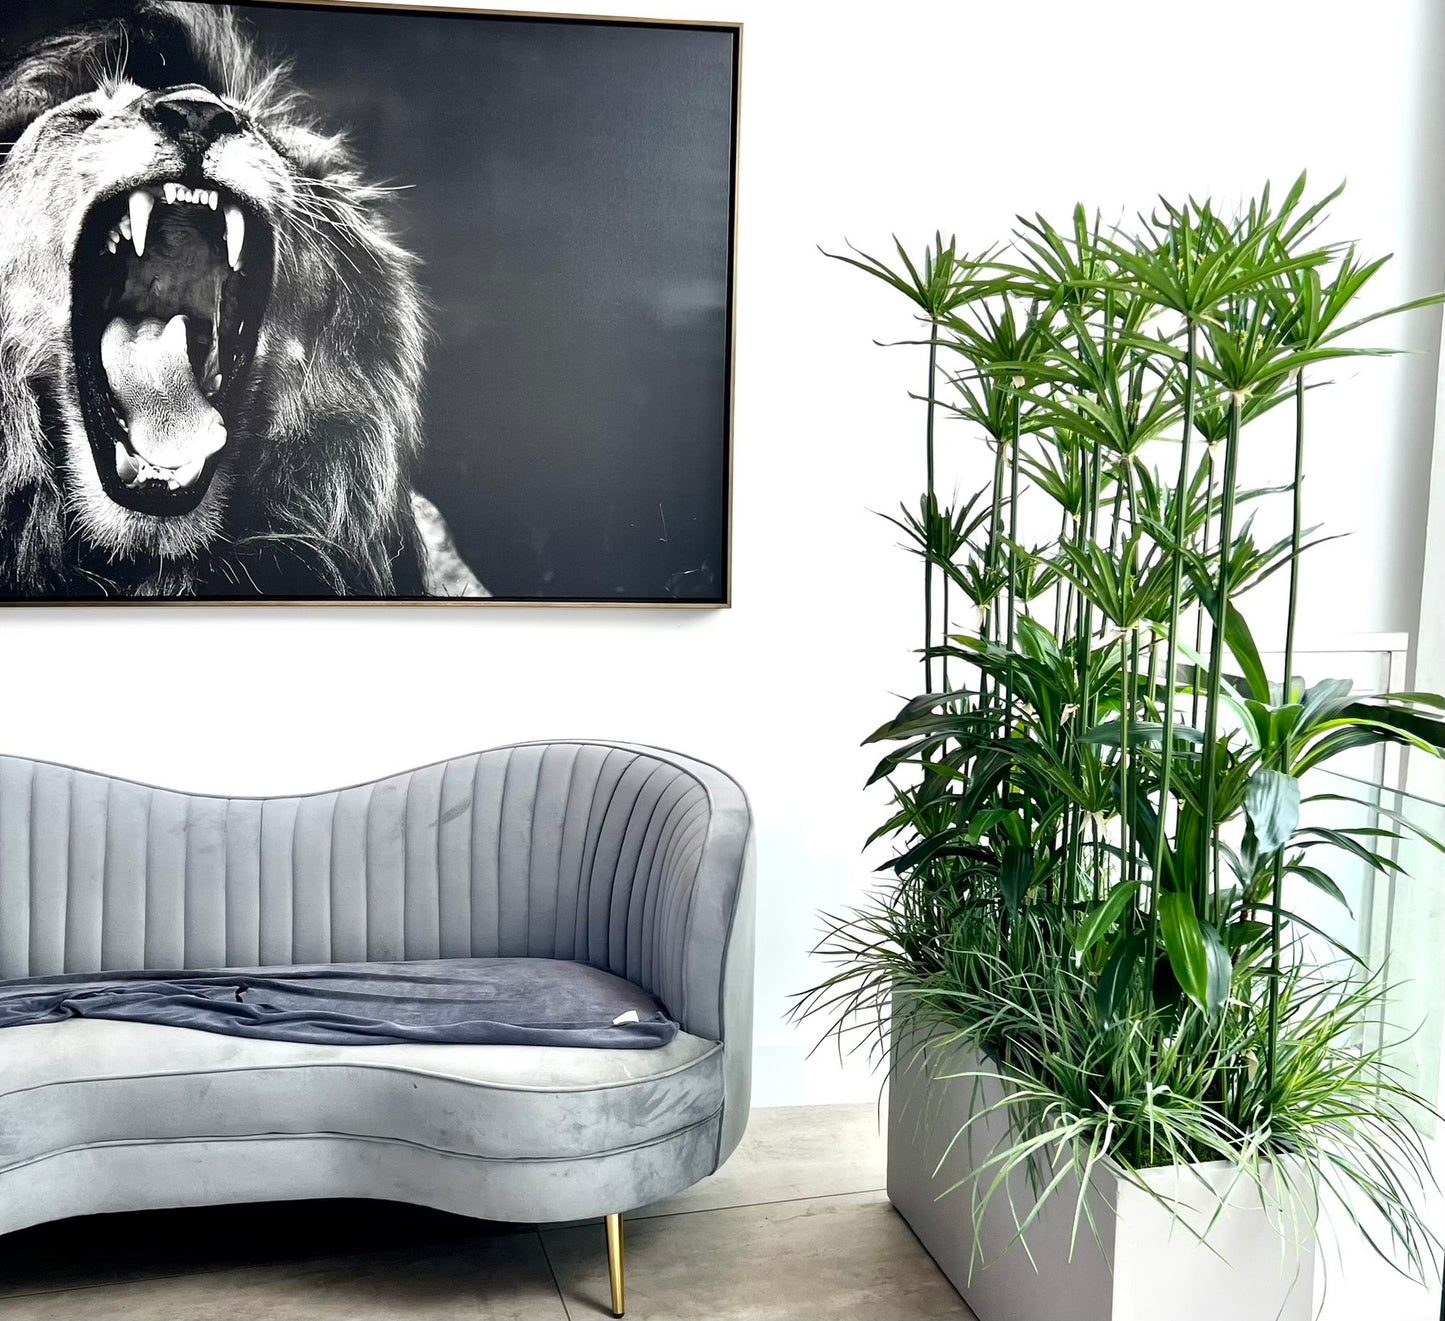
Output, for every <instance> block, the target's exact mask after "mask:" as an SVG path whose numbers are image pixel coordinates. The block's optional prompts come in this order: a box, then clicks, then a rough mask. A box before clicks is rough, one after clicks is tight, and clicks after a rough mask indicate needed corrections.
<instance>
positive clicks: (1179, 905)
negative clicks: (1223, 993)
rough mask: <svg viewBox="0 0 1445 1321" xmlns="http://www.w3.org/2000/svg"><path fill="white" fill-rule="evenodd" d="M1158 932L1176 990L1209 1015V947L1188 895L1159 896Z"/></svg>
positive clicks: (1176, 892)
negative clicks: (1175, 982) (1162, 939)
mask: <svg viewBox="0 0 1445 1321" xmlns="http://www.w3.org/2000/svg"><path fill="white" fill-rule="evenodd" d="M1159 929H1160V930H1161V931H1162V932H1163V934H1164V949H1165V952H1166V953H1167V954H1168V955H1169V966H1170V967H1171V968H1173V969H1174V978H1175V980H1176V981H1177V982H1178V983H1179V988H1180V989H1181V990H1182V991H1183V992H1184V994H1185V995H1187V996H1188V997H1189V998H1190V999H1191V1000H1193V1001H1194V1003H1195V1004H1197V1005H1198V1006H1199V1007H1200V1008H1201V1009H1203V1010H1204V1011H1205V1012H1206V1013H1208V1012H1209V971H1210V968H1209V964H1210V956H1209V947H1208V945H1207V944H1206V943H1205V939H1204V928H1203V926H1201V924H1200V921H1199V918H1198V917H1197V916H1196V915H1195V912H1194V903H1193V901H1192V900H1191V899H1190V897H1189V896H1188V895H1187V894H1184V893H1182V892H1180V891H1177V890H1176V891H1174V892H1172V893H1169V894H1161V895H1160V896H1159Z"/></svg>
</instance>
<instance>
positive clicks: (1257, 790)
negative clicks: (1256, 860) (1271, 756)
mask: <svg viewBox="0 0 1445 1321" xmlns="http://www.w3.org/2000/svg"><path fill="white" fill-rule="evenodd" d="M1299 802H1300V794H1299V781H1298V780H1296V779H1295V778H1294V776H1292V775H1286V774H1285V773H1284V772H1283V771H1271V770H1258V771H1255V773H1254V774H1253V775H1251V776H1250V777H1249V787H1248V788H1247V789H1246V790H1245V791H1244V811H1245V815H1246V816H1248V818H1249V824H1250V825H1251V826H1253V827H1254V834H1255V838H1256V839H1257V840H1258V841H1259V851H1260V852H1261V853H1276V852H1278V851H1279V850H1280V849H1281V848H1283V847H1284V845H1285V843H1286V842H1287V841H1288V840H1289V837H1290V836H1291V835H1292V834H1294V830H1295V827H1296V826H1297V825H1299Z"/></svg>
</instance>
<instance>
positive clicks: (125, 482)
mask: <svg viewBox="0 0 1445 1321" xmlns="http://www.w3.org/2000/svg"><path fill="white" fill-rule="evenodd" d="M271 263H272V243H271V236H270V232H269V227H268V226H267V225H266V224H265V222H264V221H262V220H261V219H260V218H259V217H258V216H256V214H255V213H254V212H253V211H250V210H249V209H248V208H247V207H246V205H245V204H244V203H243V202H242V201H241V200H240V199H239V198H236V197H233V196H232V195H231V194H229V193H228V192H227V191H226V190H225V189H222V188H212V187H209V186H206V187H197V188H192V187H189V186H187V185H183V184H179V183H162V184H156V185H152V186H149V187H145V188H137V189H135V190H133V191H131V192H129V193H126V194H124V195H122V196H118V197H113V198H110V199H107V200H105V201H102V202H100V203H98V204H97V205H96V206H94V207H93V208H92V209H91V212H90V214H89V216H88V217H87V219H86V222H85V225H84V226H83V228H82V232H81V238H80V243H79V245H78V247H77V250H76V256H75V261H74V270H73V290H72V315H71V329H72V336H73V340H74V350H75V366H76V380H77V390H78V393H79V397H80V405H81V411H82V413H83V415H84V418H85V425H86V431H87V433H88V435H89V438H90V446H91V452H92V454H93V455H94V458H95V466H96V471H97V472H98V474H99V476H100V480H101V484H102V486H103V487H104V488H105V491H106V494H107V495H108V496H109V497H110V498H111V499H112V500H114V501H115V502H116V503H117V504H120V505H122V506H124V507H126V508H128V509H133V510H135V511H137V512H140V513H147V514H155V515H177V514H184V513H187V512H189V511H190V510H192V509H194V508H195V507H196V506H197V505H198V504H199V503H200V501H201V499H202V497H203V496H204V495H205V493H206V491H207V489H208V488H209V486H210V483H211V479H212V477H213V476H214V474H215V471H216V468H217V466H218V464H219V462H220V456H221V454H222V452H223V451H224V449H225V446H226V443H227V441H228V440H229V439H230V432H231V429H232V427H233V425H234V423H235V420H236V415H237V413H238V411H239V410H240V407H241V405H242V403H243V401H244V399H245V395H246V385H247V381H248V378H249V376H250V373H251V367H252V365H253V362H254V360H255V354H256V344H257V337H258V335H259V333H260V329H261V322H262V319H263V317H264V316H265V312H266V305H267V302H268V300H269V296H270V283H271Z"/></svg>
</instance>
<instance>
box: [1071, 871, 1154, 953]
mask: <svg viewBox="0 0 1445 1321" xmlns="http://www.w3.org/2000/svg"><path fill="white" fill-rule="evenodd" d="M1140 889H1141V884H1140V882H1139V881H1128V882H1126V883H1125V884H1123V885H1116V886H1115V887H1114V888H1113V889H1112V890H1110V891H1109V897H1108V898H1107V899H1104V900H1102V901H1101V902H1100V903H1098V904H1096V905H1095V906H1094V908H1093V909H1092V910H1090V912H1089V913H1088V914H1087V915H1086V916H1085V917H1084V920H1083V921H1082V922H1080V923H1079V927H1078V930H1077V931H1075V932H1074V949H1075V950H1076V951H1077V952H1078V953H1080V954H1085V953H1087V952H1088V951H1089V950H1091V949H1092V948H1093V947H1094V946H1095V945H1096V944H1098V942H1099V941H1100V940H1102V939H1103V937H1104V936H1106V935H1107V934H1108V933H1109V931H1110V930H1111V929H1112V928H1113V926H1114V923H1115V922H1117V921H1118V920H1119V917H1120V915H1121V914H1122V913H1123V912H1124V909H1125V908H1126V907H1127V906H1128V905H1129V904H1130V903H1132V902H1133V900H1134V896H1135V895H1137V894H1138V893H1139V890H1140Z"/></svg>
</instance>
